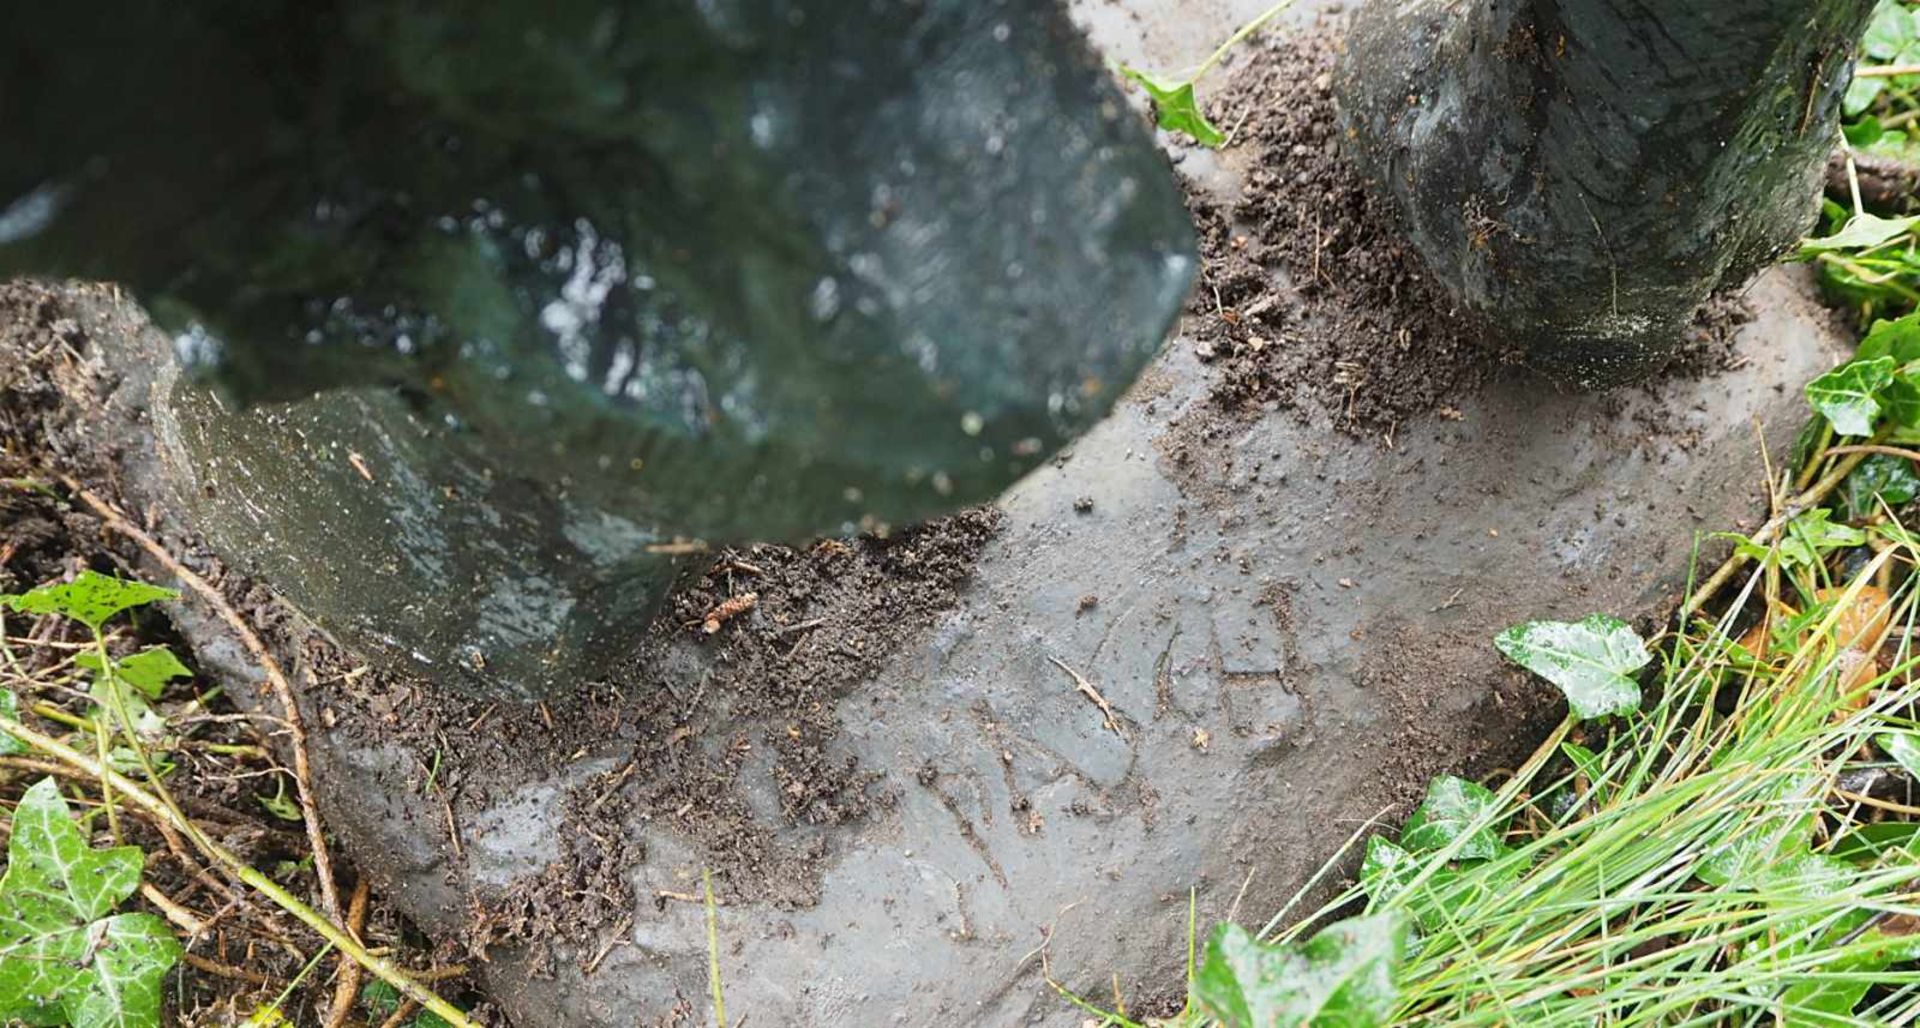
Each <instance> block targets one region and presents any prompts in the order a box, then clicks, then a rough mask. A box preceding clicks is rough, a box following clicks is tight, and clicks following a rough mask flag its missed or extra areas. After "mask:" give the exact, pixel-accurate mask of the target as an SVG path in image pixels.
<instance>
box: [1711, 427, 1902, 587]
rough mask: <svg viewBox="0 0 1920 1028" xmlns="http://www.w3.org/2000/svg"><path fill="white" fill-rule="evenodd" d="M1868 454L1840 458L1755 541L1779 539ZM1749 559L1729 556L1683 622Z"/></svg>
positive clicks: (1876, 439)
mask: <svg viewBox="0 0 1920 1028" xmlns="http://www.w3.org/2000/svg"><path fill="white" fill-rule="evenodd" d="M1891 431H1892V429H1891V428H1883V429H1881V430H1880V431H1879V432H1877V433H1875V434H1874V436H1873V438H1872V439H1871V440H1870V441H1869V442H1868V444H1867V445H1869V446H1879V445H1881V444H1882V443H1883V442H1884V441H1885V440H1886V438H1887V436H1888V435H1889V434H1890V433H1891ZM1869 452H1871V451H1866V450H1860V451H1855V452H1852V453H1848V454H1847V455H1846V456H1845V457H1843V458H1842V459H1841V461H1840V463H1839V464H1836V465H1834V468H1833V470H1832V471H1829V472H1827V473H1826V475H1825V476H1823V477H1822V478H1821V479H1820V480H1819V481H1818V482H1815V483H1814V484H1813V485H1811V486H1809V487H1808V488H1807V489H1806V491H1804V492H1802V493H1801V494H1800V495H1799V496H1796V497H1794V498H1793V501H1792V502H1791V503H1788V504H1787V505H1786V506H1785V507H1783V508H1781V510H1780V513H1778V514H1775V515H1774V516H1773V517H1771V518H1769V519H1767V523H1766V524H1764V525H1761V526H1760V530H1759V531H1757V532H1755V533H1753V536H1752V539H1753V542H1754V543H1755V544H1756V545H1759V546H1766V545H1768V544H1769V543H1771V542H1773V540H1774V537H1776V536H1778V535H1779V534H1780V531H1781V530H1782V529H1784V528H1786V527H1787V524H1788V523H1789V522H1791V521H1792V520H1793V519H1794V518H1797V517H1799V516H1800V515H1802V514H1805V513H1806V512H1807V511H1809V510H1812V509H1813V508H1814V507H1817V506H1819V505H1820V504H1821V502H1822V501H1824V500H1825V499H1826V498H1827V497H1828V496H1829V495H1830V494H1832V492H1833V491H1834V490H1835V489H1838V488H1839V487H1840V483H1842V482H1844V481H1846V480H1847V476H1848V475H1850V474H1853V469H1854V468H1857V467H1859V466H1860V462H1861V461H1863V460H1866V459H1867V454H1868V453H1869ZM1747 560H1748V558H1747V555H1746V554H1744V553H1742V552H1740V550H1738V549H1735V550H1734V552H1733V553H1732V554H1731V555H1730V556H1728V557H1727V559H1726V561H1725V562H1724V563H1722V564H1721V565H1720V567H1719V568H1718V569H1716V570H1715V571H1714V573H1713V575H1712V576H1711V577H1709V578H1708V579H1707V580H1706V581H1705V582H1702V583H1701V584H1700V588H1698V589H1695V590H1694V591H1693V595H1692V596H1689V597H1687V599H1686V602H1684V603H1682V604H1681V605H1680V617H1681V618H1682V619H1683V620H1684V619H1685V618H1687V617H1689V616H1690V615H1692V614H1693V612H1694V611H1697V610H1699V609H1700V606H1701V605H1702V604H1704V603H1706V602H1707V601H1708V600H1710V599H1712V598H1713V596H1714V594H1715V593H1717V592H1719V591H1720V589H1721V588H1722V587H1723V586H1725V585H1726V584H1727V583H1728V582H1729V581H1731V580H1732V579H1733V576H1734V575H1735V574H1737V573H1739V571H1740V569H1741V568H1743V567H1745V566H1746V563H1747Z"/></svg>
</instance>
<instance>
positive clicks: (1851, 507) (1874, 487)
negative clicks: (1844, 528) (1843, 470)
mask: <svg viewBox="0 0 1920 1028" xmlns="http://www.w3.org/2000/svg"><path fill="white" fill-rule="evenodd" d="M1916 495H1920V475H1916V474H1914V472H1913V463H1912V462H1911V461H1909V460H1907V459H1906V458H1905V457H1893V456H1889V455H1887V454H1884V453H1876V454H1872V455H1870V456H1868V457H1867V459H1866V460H1863V461H1861V462H1860V466H1859V467H1856V468H1854V469H1853V473H1852V474H1850V475H1848V476H1847V480H1846V482H1845V483H1844V484H1843V485H1842V486H1841V487H1840V497H1841V502H1842V503H1844V504H1845V505H1846V508H1847V516H1848V517H1850V518H1864V517H1867V516H1869V515H1872V514H1877V513H1879V511H1880V505H1881V503H1882V502H1885V503H1886V505H1887V506H1889V507H1897V506H1899V505H1900V504H1903V503H1908V502H1911V501H1912V500H1913V498H1914V497H1915V496H1916Z"/></svg>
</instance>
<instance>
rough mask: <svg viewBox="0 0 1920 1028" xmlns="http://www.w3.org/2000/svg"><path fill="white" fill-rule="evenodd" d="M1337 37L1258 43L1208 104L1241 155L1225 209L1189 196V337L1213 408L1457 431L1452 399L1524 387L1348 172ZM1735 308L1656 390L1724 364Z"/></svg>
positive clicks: (1318, 34)
mask: <svg viewBox="0 0 1920 1028" xmlns="http://www.w3.org/2000/svg"><path fill="white" fill-rule="evenodd" d="M1341 34H1342V33H1341V27H1340V24H1339V23H1338V21H1337V20H1332V21H1329V20H1327V19H1323V20H1322V22H1321V24H1319V25H1317V26H1315V27H1314V28H1312V29H1302V30H1299V31H1296V32H1290V33H1286V34H1281V35H1275V36H1273V37H1271V38H1270V39H1269V40H1268V41H1267V42H1266V43H1264V44H1262V45H1260V46H1258V47H1256V48H1253V49H1251V50H1249V51H1248V53H1247V54H1245V55H1244V56H1242V57H1241V58H1240V60H1239V61H1238V63H1237V66H1236V67H1235V68H1234V70H1233V72H1232V74H1231V76H1230V77H1229V79H1228V82H1227V84H1226V86H1225V88H1224V89H1222V90H1221V92H1220V94H1219V96H1218V97H1217V98H1216V99H1215V101H1214V102H1213V105H1212V106H1213V107H1214V110H1213V111H1211V112H1210V114H1211V115H1212V116H1213V117H1214V118H1215V120H1216V122H1217V123H1218V124H1223V125H1235V126H1238V127H1237V128H1236V130H1235V132H1234V136H1233V140H1234V141H1233V143H1232V144H1231V147H1230V150H1229V153H1231V152H1232V150H1233V149H1242V148H1244V149H1245V150H1246V151H1249V153H1248V155H1247V159H1246V161H1245V165H1246V173H1245V184H1244V188H1243V190H1242V191H1241V193H1240V194H1239V195H1238V197H1237V198H1236V199H1234V200H1232V201H1231V202H1223V201H1221V200H1219V199H1216V198H1215V197H1214V196H1212V195H1211V194H1209V192H1208V191H1207V190H1206V189H1205V188H1204V187H1201V186H1199V185H1196V184H1193V183H1189V184H1188V201H1189V206H1190V207H1191V209H1192V211H1193V215H1194V218H1195V221H1196V224H1197V225H1198V228H1199V232H1200V245H1201V258H1202V260H1201V276H1200V284H1199V287H1198V288H1197V289H1196V290H1195V292H1194V295H1193V298H1192V299H1191V301H1190V303H1189V308H1188V313H1189V315H1190V319H1189V328H1188V334H1189V337H1190V339H1191V341H1192V345H1193V347H1194V353H1195V356H1197V357H1198V358H1199V359H1200V360H1201V361H1202V362H1203V363H1207V364H1210V365H1212V366H1213V368H1214V379H1213V383H1212V388H1211V397H1212V400H1213V402H1214V405H1215V406H1216V407H1217V408H1218V409H1220V410H1222V411H1224V412H1227V413H1229V414H1235V415H1242V416H1257V415H1258V414H1261V413H1265V412H1270V411H1274V410H1280V409H1289V410H1292V411H1294V412H1295V413H1296V414H1297V415H1298V416H1299V417H1301V418H1302V419H1303V420H1309V421H1311V420H1312V419H1314V418H1315V417H1316V416H1324V417H1325V418H1326V419H1327V420H1328V421H1329V422H1330V423H1331V424H1332V426H1333V427H1335V428H1336V429H1339V430H1341V431H1344V432H1346V433H1348V434H1350V435H1353V436H1356V437H1366V438H1376V439H1384V440H1391V439H1392V438H1393V436H1394V434H1395V432H1396V431H1397V429H1398V426H1400V425H1401V424H1403V423H1405V422H1407V421H1408V420H1409V419H1412V418H1414V417H1418V416H1421V415H1426V414H1431V413H1438V414H1439V415H1440V416H1442V417H1447V418H1449V419H1454V420H1457V419H1458V418H1459V417H1460V411H1459V406H1460V405H1459V403H1458V401H1459V399H1460V398H1461V397H1463V396H1466V395H1468V394H1470V393H1472V392H1474V391H1476V390H1478V389H1480V388H1481V387H1483V386H1484V385H1486V384H1487V383H1489V382H1490V381H1492V380H1494V379H1495V378H1496V377H1499V376H1502V375H1508V374H1529V375H1530V374H1531V373H1530V372H1527V371H1525V370H1524V369H1522V368H1521V367H1520V366H1519V365H1520V359H1521V354H1520V353H1519V352H1518V351H1517V350H1514V349H1512V348H1510V347H1508V346H1505V345H1503V344H1502V342H1501V341H1500V340H1498V339H1496V338H1489V337H1488V336H1487V334H1486V332H1485V331H1484V330H1483V329H1482V328H1481V327H1480V326H1479V325H1478V324H1477V323H1476V322H1475V320H1474V319H1473V318H1471V317H1470V316H1468V315H1467V314H1466V313H1465V312H1464V311H1462V310H1460V309H1459V308H1458V307H1457V306H1456V305H1455V303H1454V302H1453V300H1452V298H1451V297H1450V296H1449V295H1448V293H1447V292H1446V290H1445V289H1444V288H1443V287H1441V286H1440V285H1439V284H1438V283H1437V282H1436V281H1434V279H1433V278H1432V276H1431V275H1429V274H1428V272H1427V270H1426V268H1425V266H1424V263H1423V262H1422V260H1421V258H1420V256H1419V254H1418V253H1416V252H1415V251H1414V250H1413V248H1412V247H1411V246H1410V245H1409V244H1408V243H1407V242H1406V240H1405V238H1404V237H1403V235H1402V232H1401V230H1400V227H1399V225H1398V223H1397V214H1396V213H1395V211H1394V210H1393V209H1392V204H1391V201H1390V200H1388V199H1386V198H1384V197H1378V196H1376V195H1375V191H1374V190H1373V189H1372V187H1371V186H1370V184H1369V182H1368V178H1369V172H1368V170H1367V169H1365V168H1361V167H1356V166H1354V165H1353V164H1352V163H1350V161H1349V159H1348V155H1347V154H1346V153H1345V152H1344V150H1343V147H1342V140H1341V135H1340V130H1339V121H1338V115H1337V112H1336V110H1335V102H1334V97H1333V90H1332V78H1331V72H1332V69H1333V62H1334V60H1335V59H1336V57H1337V55H1338V52H1339V46H1340V43H1339V40H1340V38H1341ZM1740 293H1741V290H1739V289H1734V290H1729V291H1727V292H1726V293H1724V294H1722V295H1721V296H1719V297H1716V299H1715V300H1714V301H1712V302H1710V303H1709V304H1708V305H1706V306H1705V307H1704V308H1702V310H1701V311H1700V312H1698V313H1697V314H1696V316H1695V318H1694V322H1693V328H1692V330H1691V331H1690V332H1689V333H1688V338H1687V340H1686V343H1685V345H1683V346H1682V347H1681V349H1680V351H1679V352H1678V353H1677V354H1676V356H1675V358H1674V360H1673V361H1672V362H1671V364H1670V365H1669V366H1668V367H1667V368H1665V369H1663V370H1662V372H1661V374H1660V375H1659V376H1657V377H1656V378H1665V377H1669V376H1674V375H1680V376H1685V377H1697V376H1700V375H1705V374H1711V373H1713V372H1715V371H1719V370H1722V369H1724V368H1726V367H1728V366H1730V365H1731V364H1732V363H1733V362H1734V360H1735V359H1736V358H1735V356H1734V354H1733V353H1732V341H1733V336H1734V330H1735V329H1737V328H1738V327H1739V326H1740V325H1741V324H1743V323H1744V322H1745V321H1746V320H1747V318H1748V317H1749V315H1748V310H1747V307H1746V305H1745V303H1744V301H1743V300H1742V299H1741V295H1740ZM1539 381H1540V383H1541V385H1542V387H1543V388H1549V389H1551V388H1556V387H1555V386H1554V385H1553V384H1552V383H1551V382H1548V381H1547V380H1545V379H1544V378H1542V379H1539Z"/></svg>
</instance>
